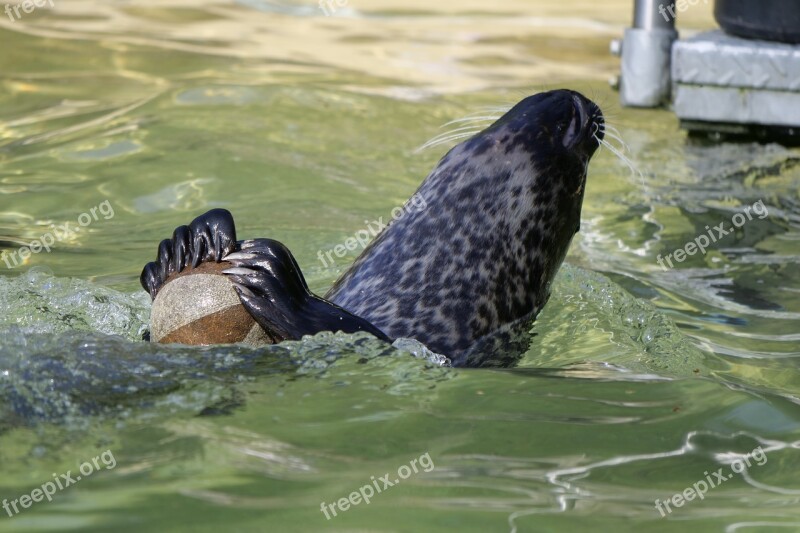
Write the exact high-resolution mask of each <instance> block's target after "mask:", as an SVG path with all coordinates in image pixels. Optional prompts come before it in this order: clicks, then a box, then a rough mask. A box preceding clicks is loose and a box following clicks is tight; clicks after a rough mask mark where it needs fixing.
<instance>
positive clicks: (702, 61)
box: [611, 0, 800, 144]
mask: <svg viewBox="0 0 800 533" xmlns="http://www.w3.org/2000/svg"><path fill="white" fill-rule="evenodd" d="M658 1H659V0H637V1H636V2H635V9H634V26H633V27H632V28H628V29H627V30H626V31H625V36H624V39H623V41H622V42H619V41H615V42H613V43H612V46H611V50H612V53H615V54H617V55H620V56H621V59H622V62H621V74H620V78H619V80H618V87H619V90H620V101H621V102H622V105H624V106H628V107H662V106H665V107H671V108H672V109H673V110H674V112H675V114H676V115H677V116H678V118H679V119H680V121H681V126H682V127H683V128H685V129H687V130H689V131H690V132H701V133H703V134H707V135H709V136H710V137H711V138H712V139H721V138H726V137H730V136H745V137H755V138H757V139H763V140H778V141H780V142H783V143H784V144H800V46H798V45H792V44H784V43H781V42H772V41H763V40H761V41H760V40H753V39H744V38H740V37H734V36H732V35H729V34H726V33H725V32H723V31H721V30H714V31H709V32H706V33H702V34H699V35H696V36H694V37H692V38H689V39H685V40H679V39H678V33H677V32H676V31H675V19H674V18H669V17H666V16H663V13H662V12H661V11H660V10H659V6H661V7H663V4H658Z"/></svg>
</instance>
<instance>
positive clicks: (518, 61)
mask: <svg viewBox="0 0 800 533" xmlns="http://www.w3.org/2000/svg"><path fill="white" fill-rule="evenodd" d="M609 6H611V7H613V8H614V9H613V10H612V9H611V7H609V9H608V10H598V9H597V8H596V7H595V6H590V5H588V4H585V3H583V2H579V1H577V0H575V1H570V2H562V3H558V4H556V3H545V2H540V3H536V2H518V1H509V2H507V4H503V5H502V6H500V7H498V8H497V9H496V10H494V11H492V10H489V9H488V8H487V7H486V6H484V5H483V4H482V3H479V2H478V3H476V2H470V1H465V2H459V3H455V2H453V3H443V5H442V6H430V5H427V3H422V2H405V3H399V2H390V1H387V2H385V3H378V2H373V1H366V0H365V1H364V2H357V1H356V0H350V2H349V4H348V6H346V8H342V9H343V10H342V11H341V12H339V15H340V16H337V17H324V16H322V15H321V14H320V12H319V10H318V9H317V7H316V4H314V3H309V4H303V3H300V2H288V1H284V2H260V1H257V0H252V1H247V2H245V1H242V2H241V3H225V2H194V3H188V2H181V1H179V0H171V1H168V2H167V1H165V2H158V3H156V2H141V3H138V4H136V5H133V4H130V3H126V2H107V3H103V4H94V3H91V2H82V1H73V2H69V1H67V0H61V1H59V0H56V7H55V9H53V10H48V9H46V8H41V9H37V11H34V12H33V13H31V14H28V15H25V17H24V18H23V19H21V20H17V21H15V22H11V21H4V22H3V24H2V25H0V42H2V44H3V49H2V52H0V73H2V74H0V80H2V85H1V86H0V87H1V88H0V161H2V165H0V250H3V251H5V252H7V253H10V252H14V251H15V250H17V251H18V249H19V247H21V246H23V245H26V244H29V243H30V242H31V241H33V240H36V239H44V237H43V236H44V235H45V234H48V233H51V232H53V231H54V230H53V225H55V227H62V226H63V225H64V224H65V223H69V224H70V226H69V227H71V228H73V229H74V228H79V229H78V231H71V232H70V233H69V235H63V239H61V240H57V241H56V242H55V243H54V244H53V245H52V246H51V249H52V251H51V252H49V253H46V252H44V251H42V252H40V253H38V254H35V255H33V256H31V257H30V258H28V259H27V260H26V261H25V262H24V264H20V265H19V266H17V267H15V268H7V265H6V264H5V263H2V262H0V398H2V402H1V403H0V473H2V476H0V498H4V499H8V500H14V499H18V498H20V497H21V496H22V495H25V494H31V491H32V490H34V489H36V488H39V487H41V486H42V485H43V484H45V483H47V482H50V481H52V480H53V474H54V473H55V474H64V473H67V472H68V471H71V472H72V474H73V477H74V476H75V475H77V474H78V470H79V465H81V464H82V463H84V462H85V461H91V459H92V458H95V457H99V456H100V455H101V454H102V453H104V452H105V451H110V452H112V453H113V457H114V459H115V466H114V467H113V468H107V467H106V465H105V464H104V463H102V462H101V463H99V466H97V468H96V469H95V471H94V472H93V473H92V474H91V475H90V476H86V478H85V479H82V480H81V481H79V482H76V483H75V484H73V485H71V486H69V487H66V488H65V489H64V490H59V491H58V492H56V493H55V494H54V495H53V497H52V500H53V501H52V502H47V501H46V500H45V501H42V502H38V503H34V504H33V505H32V506H31V507H29V508H26V509H21V512H20V513H19V514H14V515H13V516H8V514H7V513H6V512H5V511H3V510H2V509H0V531H25V532H28V531H53V530H76V531H151V530H152V531H217V530H232V531H318V530H331V531H415V532H416V531H510V530H515V531H534V532H539V531H558V532H561V531H642V530H652V531H687V530H688V531H725V532H734V531H737V532H738V531H747V532H753V531H793V530H797V531H800V482H798V481H797V475H796V473H797V471H798V468H800V408H799V407H798V403H799V402H800V400H798V398H799V397H800V377H798V372H797V370H798V364H797V358H798V356H799V355H800V336H799V335H798V329H797V324H798V319H800V270H799V269H798V268H797V263H798V260H800V199H798V185H800V167H799V166H798V165H797V163H798V161H800V153H798V152H797V151H789V150H786V149H784V148H781V147H778V146H758V145H750V144H747V145H723V146H704V145H701V144H694V143H690V142H688V141H687V139H686V138H685V136H684V135H683V134H682V133H680V132H679V131H678V129H677V124H676V121H675V120H674V118H673V117H672V116H671V115H670V114H669V113H668V112H664V111H632V110H627V109H620V108H619V106H618V105H617V104H616V95H615V94H614V93H613V92H611V91H610V90H609V89H607V86H606V84H605V83H604V81H603V79H604V77H605V76H606V75H607V74H608V73H609V72H611V71H613V69H614V63H613V61H612V60H611V59H610V58H609V57H608V55H607V53H606V47H607V40H608V38H610V37H611V36H614V35H615V34H616V33H618V32H619V30H620V29H621V27H622V26H623V25H624V24H627V22H628V18H629V11H628V9H629V6H628V5H627V3H626V2H612V3H610V4H609ZM564 86H566V87H571V88H575V89H578V90H581V91H583V92H585V93H586V94H587V95H589V96H591V97H593V98H594V99H595V100H597V101H598V103H599V104H600V105H601V107H603V108H604V110H605V111H606V114H607V116H608V119H609V122H610V123H611V124H613V125H615V126H616V127H617V128H618V129H619V130H620V132H621V133H622V135H623V137H624V139H625V141H626V142H627V143H628V145H629V147H630V152H629V153H628V156H629V157H630V158H631V160H632V161H633V162H634V164H635V166H636V168H637V169H638V170H639V171H641V174H637V173H632V172H631V171H630V170H629V169H628V168H627V167H626V166H625V165H624V164H623V163H621V162H620V161H619V160H618V159H617V158H615V157H614V156H613V155H612V154H610V152H609V151H607V150H603V151H601V152H600V153H598V154H597V155H596V156H595V158H594V160H593V162H592V164H591V167H590V172H589V180H588V183H587V191H586V200H585V203H584V206H583V213H582V225H581V232H580V233H579V234H578V235H577V236H576V239H575V241H574V242H573V246H572V249H571V252H570V255H569V257H568V263H569V264H568V265H566V266H565V267H564V268H563V269H562V271H561V273H560V275H559V277H558V279H557V282H556V284H555V286H554V292H553V297H552V298H551V301H550V303H549V304H548V306H547V307H546V309H545V310H544V312H543V313H542V314H541V316H540V317H539V319H538V320H537V322H536V324H535V325H534V326H533V329H534V332H535V333H536V335H535V336H534V338H533V340H532V344H531V348H530V350H529V352H528V353H527V354H526V356H525V358H524V359H523V361H522V363H521V364H520V366H519V367H518V368H515V369H511V370H504V371H497V370H456V369H452V368H443V367H441V366H439V365H437V364H436V363H435V361H433V360H431V359H430V358H427V357H425V354H424V352H423V350H422V348H421V347H419V346H413V345H411V346H409V347H408V349H409V350H412V351H415V352H417V353H418V354H419V355H420V357H413V356H411V355H410V354H409V352H408V351H407V350H403V349H399V348H393V347H389V346H386V345H384V344H382V343H380V342H378V341H375V340H374V339H371V338H369V337H365V336H344V335H335V336H334V335H325V334H323V335H320V336H318V337H315V338H310V339H305V340H303V341H301V342H298V343H286V344H284V345H280V346H275V347H269V348H266V349H263V350H251V349H247V348H244V347H211V348H185V347H165V346H150V345H148V344H145V343H142V342H138V341H137V340H136V339H137V338H139V336H140V334H141V332H142V330H143V328H144V327H145V325H146V323H147V316H148V306H149V304H148V299H147V297H146V295H145V294H144V292H143V291H141V289H140V288H139V286H138V275H139V272H140V270H141V267H142V266H143V264H144V263H145V262H146V261H149V260H151V259H152V258H153V257H154V255H155V250H156V245H157V243H158V241H159V240H160V239H162V238H165V237H167V236H169V233H170V231H171V229H172V228H174V227H175V226H177V225H179V224H184V223H186V222H187V221H189V220H191V219H192V218H193V217H194V216H196V215H197V214H199V213H201V212H203V211H204V210H207V209H209V208H212V207H225V208H227V209H230V210H231V211H232V212H233V213H234V216H235V217H236V220H237V223H238V231H239V236H240V238H252V237H264V236H269V237H271V238H275V239H278V240H280V241H282V242H284V243H285V244H286V245H287V246H289V248H290V249H291V250H292V251H293V252H294V254H295V256H296V257H297V260H298V261H299V263H300V265H301V267H302V268H303V271H304V273H305V275H306V278H307V280H308V281H309V284H310V285H311V287H312V289H313V290H315V291H316V292H319V293H323V292H325V290H326V289H327V288H328V287H329V286H330V285H331V283H332V282H333V281H334V280H335V279H336V278H337V277H338V276H339V274H340V273H341V272H342V271H343V270H344V269H345V268H346V266H347V264H348V263H349V262H350V261H352V260H353V259H354V257H355V255H356V253H357V252H352V253H351V254H350V255H349V256H348V257H347V258H344V259H341V260H338V261H337V263H336V264H335V265H333V266H328V267H325V266H323V264H322V263H321V262H320V261H319V260H318V258H317V254H318V252H319V251H320V250H322V251H325V250H329V249H332V248H333V247H334V246H336V245H337V244H341V243H343V242H344V240H345V239H346V238H347V237H349V236H352V235H353V233H354V232H355V231H357V230H359V229H363V228H364V227H365V222H366V221H372V220H375V219H377V218H378V217H381V216H386V215H387V214H388V213H389V212H390V210H391V209H392V208H393V207H395V206H397V205H401V204H402V203H403V202H404V201H405V200H406V199H407V198H408V197H409V196H410V195H411V194H412V193H413V192H414V190H415V189H416V187H417V185H418V184H419V182H420V181H421V180H422V179H423V178H424V176H425V175H426V174H427V173H428V172H429V170H430V169H431V168H432V167H433V166H434V165H435V163H436V161H437V160H438V158H439V157H441V155H442V154H443V153H444V152H445V151H446V149H447V146H439V147H437V148H433V149H429V150H425V151H422V152H421V153H416V152H415V148H416V147H418V146H420V145H422V144H423V143H424V142H425V141H426V140H428V139H430V138H431V137H433V136H435V135H437V134H439V133H441V132H442V131H443V130H442V129H441V128H440V126H441V125H442V124H444V123H446V122H448V121H450V120H453V119H456V118H459V117H463V116H465V115H467V114H469V113H473V112H476V111H479V110H481V109H484V108H486V107H497V106H504V105H508V104H512V103H514V102H515V101H516V100H518V99H520V98H521V97H523V96H525V95H527V94H530V93H532V92H536V91H539V90H542V89H545V88H549V87H564ZM758 201H761V202H762V204H761V205H763V206H764V208H765V209H766V211H767V214H766V215H765V216H764V217H763V218H762V217H759V216H755V217H753V219H752V220H748V221H747V222H746V223H745V224H744V225H742V227H741V228H739V229H738V230H736V231H735V232H734V233H733V234H731V235H728V236H726V237H724V238H722V239H720V240H719V242H717V243H714V244H713V245H712V246H711V248H710V249H709V251H708V253H707V254H705V255H702V254H695V255H693V256H691V257H689V258H688V259H687V260H685V261H684V262H682V263H676V268H672V269H666V270H664V269H662V268H661V267H660V266H659V264H658V262H657V257H658V256H662V257H664V256H666V254H669V253H671V252H673V251H674V250H675V249H677V248H680V247H683V246H684V244H685V243H687V242H689V241H691V240H693V239H695V237H697V236H699V235H701V234H704V233H706V232H707V230H706V229H705V227H706V226H709V227H711V226H716V225H718V224H719V223H723V222H724V223H726V227H728V228H729V227H730V222H731V218H732V217H733V216H734V214H735V213H738V212H741V211H743V209H744V208H745V207H747V206H752V205H753V204H755V203H756V202H758ZM104 202H107V203H106V204H104ZM103 205H105V206H106V207H103ZM92 208H95V216H92V213H91V210H92ZM112 211H113V214H112ZM84 213H86V214H87V215H86V216H89V217H91V220H90V221H89V222H88V223H87V224H86V225H85V226H80V224H79V223H78V221H79V220H83V221H84V222H86V221H87V220H89V219H87V218H86V216H83V215H84ZM82 216H83V218H81V217H82ZM5 257H9V256H8V255H6V256H5ZM759 447H760V449H761V450H762V451H763V453H764V456H763V457H764V458H765V459H766V461H756V459H758V458H759V457H761V456H760V455H754V456H753V457H752V458H750V457H748V460H749V461H750V463H751V464H750V466H749V467H748V468H747V469H746V470H745V471H743V472H741V473H738V474H735V475H733V477H731V478H730V479H727V480H726V481H725V482H724V483H723V484H721V485H720V486H718V487H715V488H710V489H709V490H708V491H707V493H705V494H704V496H703V499H702V500H700V499H694V500H693V501H689V502H685V504H682V505H681V506H680V507H673V508H672V512H671V513H665V514H666V515H667V516H665V517H662V516H661V514H660V513H659V511H657V510H656V506H655V501H656V500H657V499H658V500H660V501H661V502H663V501H665V500H668V499H670V498H672V496H673V495H674V494H676V493H679V492H683V491H684V490H685V489H687V488H689V487H692V486H693V485H694V484H696V483H698V482H700V481H702V480H706V479H707V476H708V477H711V478H712V479H713V477H712V472H715V471H717V470H718V469H720V468H722V469H723V473H730V472H731V469H732V468H733V467H734V465H735V464H742V463H735V461H740V460H742V458H743V456H744V455H745V454H748V453H750V452H752V451H753V450H755V449H758V448H759ZM423 458H429V462H427V461H428V459H424V460H423ZM412 461H416V462H415V463H414V465H415V466H417V467H418V468H417V470H418V471H417V472H416V473H413V472H411V473H409V475H408V479H404V480H400V482H399V483H396V484H395V485H394V486H392V487H389V488H385V489H383V492H381V493H379V494H375V495H374V496H373V497H372V498H371V502H370V503H369V504H366V503H365V502H363V501H361V502H360V503H359V504H358V505H354V506H353V507H351V508H350V509H348V510H346V511H343V510H341V508H339V507H337V509H338V513H337V516H335V517H333V516H331V517H330V520H328V519H326V516H325V514H324V513H323V512H322V511H321V508H320V507H321V504H323V502H324V503H326V504H332V503H334V502H337V501H339V500H340V499H342V498H348V497H349V496H350V494H351V493H352V492H354V491H359V489H360V488H361V487H363V486H369V485H370V484H371V483H372V477H374V478H375V480H376V482H377V480H378V478H381V477H384V475H385V474H387V473H388V474H390V476H389V478H388V480H389V481H390V482H393V481H394V480H395V479H398V469H404V468H408V466H404V465H411V462H412ZM420 465H430V468H422V466H420ZM403 472H408V471H407V470H403ZM379 486H380V487H383V484H382V483H381V484H380V485H379ZM12 514H13V513H12Z"/></svg>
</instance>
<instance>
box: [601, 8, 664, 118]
mask: <svg viewBox="0 0 800 533" xmlns="http://www.w3.org/2000/svg"><path fill="white" fill-rule="evenodd" d="M665 2H666V3H665ZM676 13H677V11H676V8H675V2H674V1H673V2H670V1H669V0H635V3H634V11H633V27H632V28H628V29H626V30H625V37H624V40H623V42H622V45H621V46H620V45H619V43H618V42H617V43H616V44H615V43H612V46H611V49H612V52H615V51H616V52H619V54H620V55H621V58H622V65H621V67H622V69H621V70H622V72H621V74H620V81H619V89H620V101H621V102H622V105H624V106H634V107H659V106H662V105H665V104H667V103H668V102H669V98H670V88H671V87H670V86H671V78H670V59H671V54H672V43H673V42H674V41H675V40H676V39H677V38H678V33H677V32H676V31H675V14H676Z"/></svg>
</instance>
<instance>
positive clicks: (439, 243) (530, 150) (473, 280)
mask: <svg viewBox="0 0 800 533" xmlns="http://www.w3.org/2000/svg"><path fill="white" fill-rule="evenodd" d="M602 138H603V116H602V113H601V112H600V109H599V108H598V107H597V106H596V105H595V104H593V103H592V102H590V101H589V100H587V99H586V98H584V97H583V96H581V95H580V94H578V93H576V92H574V91H567V90H560V91H551V92H547V93H542V94H538V95H535V96H531V97H529V98H526V99H525V100H523V101H522V102H520V103H519V104H517V105H516V106H515V107H514V108H512V109H511V110H510V111H509V112H508V113H506V114H505V115H504V116H503V117H502V118H500V120H498V121H497V122H496V123H494V124H493V125H492V126H490V127H489V128H487V129H486V130H484V131H483V132H481V133H479V134H477V135H476V136H474V137H472V138H471V139H469V140H467V141H465V142H463V143H461V144H459V145H458V146H456V147H455V148H453V149H452V150H450V152H449V153H448V154H447V155H446V156H445V157H444V158H443V159H442V160H441V161H440V162H439V165H438V166H437V167H436V169H434V171H433V172H432V173H431V174H430V175H429V176H428V178H427V179H426V180H425V181H424V182H423V184H422V185H421V186H420V188H419V190H418V191H417V194H416V195H415V196H417V198H415V200H421V202H420V203H421V204H422V205H423V206H424V208H423V209H418V207H419V206H418V202H417V201H415V202H414V205H415V207H417V209H403V210H402V212H401V214H400V215H398V216H397V218H395V219H394V220H393V221H392V222H391V223H390V224H389V225H388V227H387V228H386V229H384V230H383V231H382V232H381V234H380V235H378V237H377V238H376V239H375V240H374V241H373V242H372V243H370V245H369V246H368V247H367V248H366V249H365V250H364V252H363V253H362V254H361V256H359V258H358V259H357V260H356V261H355V263H354V264H353V265H352V267H351V268H350V269H349V270H348V271H347V272H346V273H345V274H344V275H343V276H342V278H341V279H339V280H338V281H337V282H336V284H335V285H334V286H333V288H331V290H330V291H329V292H328V294H327V295H326V299H323V298H319V297H318V296H316V295H314V294H312V293H311V292H310V291H309V290H308V286H307V285H306V282H305V280H304V279H303V275H302V273H301V272H300V268H299V267H298V266H297V262H296V261H295V260H294V257H293V256H292V254H291V252H289V250H288V249H287V248H286V247H285V246H283V245H282V244H281V243H279V242H277V241H273V240H270V239H256V240H253V241H238V242H237V241H236V229H235V226H234V223H233V217H232V216H231V214H230V213H229V212H228V211H226V210H223V209H216V210H212V211H209V212H208V213H205V214H204V215H201V216H200V217H198V218H196V219H195V220H194V221H193V222H192V223H191V224H190V225H189V226H180V227H179V228H177V229H176V230H175V233H174V234H173V236H172V239H166V240H164V241H162V243H161V244H160V245H159V250H158V255H157V257H156V260H155V261H154V262H151V263H149V264H147V265H146V266H145V268H144V270H143V272H142V276H141V282H142V286H143V287H144V288H145V289H146V290H147V291H148V292H149V293H150V295H151V296H152V297H153V298H155V296H156V294H157V293H158V291H159V290H160V288H161V287H163V285H164V284H166V283H168V281H169V276H170V275H172V274H175V273H178V272H181V271H182V270H183V269H185V268H188V266H189V265H192V266H197V265H198V264H199V263H201V262H206V261H217V262H219V261H222V260H225V261H229V262H232V263H233V264H234V268H231V269H227V270H224V271H223V273H225V274H226V275H228V276H229V279H230V280H231V281H232V283H233V284H234V287H235V289H236V291H237V293H238V294H239V298H240V300H241V302H242V305H244V307H245V308H246V309H247V311H248V312H249V313H250V315H251V316H253V318H254V319H255V320H256V321H257V322H258V324H259V325H260V326H261V327H262V328H263V329H264V330H265V332H266V334H267V337H269V338H270V339H273V340H274V341H275V342H279V341H282V340H290V339H299V338H301V337H302V336H303V335H308V334H313V333H316V332H318V331H345V332H356V331H367V332H370V333H372V334H373V335H375V336H376V337H378V338H381V339H384V340H389V339H390V338H397V337H411V338H415V339H418V340H420V341H422V342H424V343H425V344H426V345H427V346H428V347H429V348H431V349H433V350H434V351H436V352H438V353H441V354H444V355H447V356H449V357H450V358H451V359H452V361H453V363H454V364H455V365H461V366H485V365H487V361H490V360H491V361H494V363H493V364H499V365H503V366H507V365H508V364H512V363H513V360H514V358H515V357H517V356H518V355H519V354H521V353H522V352H524V351H525V347H526V346H527V340H528V330H529V328H530V324H531V321H532V320H533V319H534V318H535V317H536V315H537V314H538V312H539V311H540V310H541V308H542V307H543V306H544V305H545V303H546V302H547V299H548V297H549V295H550V283H551V282H552V280H553V277H554V276H555V274H556V271H557V270H558V268H559V266H560V265H561V263H562V261H563V260H564V256H565V255H566V253H567V249H568V247H569V243H570V241H571V240H572V237H573V235H574V234H575V232H577V231H578V228H579V225H580V212H581V203H582V201H583V189H584V185H585V181H586V168H587V165H588V163H589V159H590V158H591V156H592V154H593V153H594V151H595V150H596V149H597V146H598V143H599V142H600V141H601V140H602Z"/></svg>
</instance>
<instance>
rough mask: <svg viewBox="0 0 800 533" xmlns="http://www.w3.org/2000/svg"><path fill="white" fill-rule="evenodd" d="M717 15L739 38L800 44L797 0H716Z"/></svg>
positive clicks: (726, 27) (725, 28)
mask: <svg viewBox="0 0 800 533" xmlns="http://www.w3.org/2000/svg"><path fill="white" fill-rule="evenodd" d="M714 17H715V18H716V19H717V22H718V23H719V25H720V26H721V27H722V29H723V30H725V31H726V32H727V33H729V34H731V35H735V36H737V37H744V38H745V39H761V40H764V41H778V42H782V43H789V44H798V43H800V2H799V1H798V0H717V1H716V4H715V5H714Z"/></svg>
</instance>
